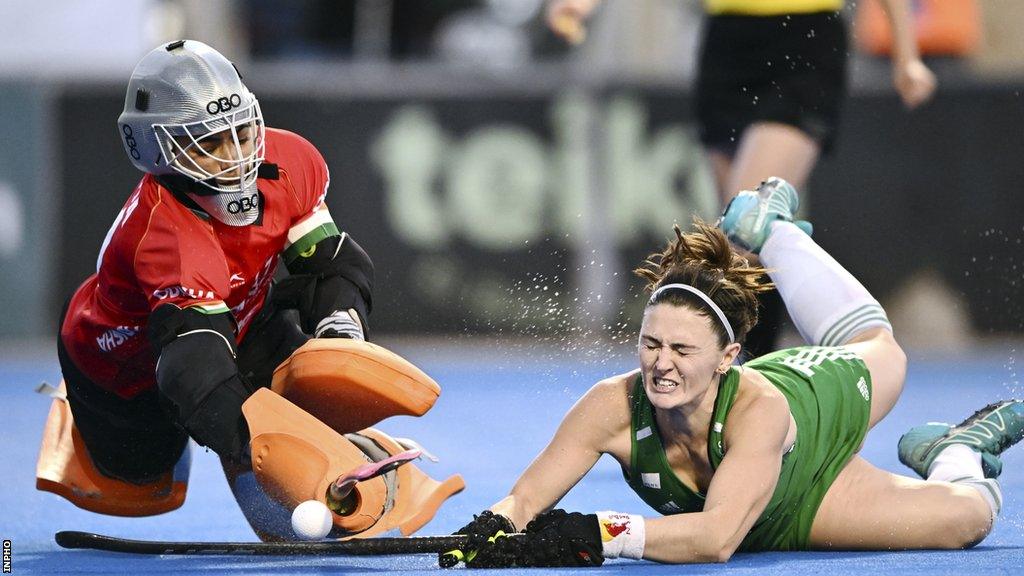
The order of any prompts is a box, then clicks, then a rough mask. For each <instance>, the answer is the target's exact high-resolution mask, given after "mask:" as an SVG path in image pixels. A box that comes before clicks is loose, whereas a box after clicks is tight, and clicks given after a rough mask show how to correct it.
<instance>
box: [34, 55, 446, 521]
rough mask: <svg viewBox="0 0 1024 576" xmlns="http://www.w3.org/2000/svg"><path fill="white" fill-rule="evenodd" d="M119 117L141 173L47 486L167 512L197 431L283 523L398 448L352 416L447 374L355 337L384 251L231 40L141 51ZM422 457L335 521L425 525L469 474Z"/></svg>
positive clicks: (78, 294) (251, 497)
mask: <svg viewBox="0 0 1024 576" xmlns="http://www.w3.org/2000/svg"><path fill="white" fill-rule="evenodd" d="M118 134H119V135H120V137H121V139H122V143H123V145H124V149H125V152H126V153H127V155H128V157H129V159H130V161H131V162H132V164H133V165H134V166H135V167H136V168H138V169H139V170H141V171H142V172H144V173H145V175H144V176H143V177H142V179H141V181H140V182H139V183H138V185H137V186H136V187H135V189H134V191H133V192H132V193H131V195H130V196H129V197H128V199H127V200H126V202H125V204H124V207H123V208H122V209H121V212H120V213H119V214H118V215H117V218H116V219H115V220H114V223H113V224H112V226H111V228H110V231H109V232H108V233H107V236H106V239H105V240H104V242H103V246H102V248H101V249H100V253H99V257H98V259H97V272H96V274H94V275H92V276H90V277H89V278H87V279H85V281H84V282H83V283H82V284H81V286H79V288H78V289H77V290H76V291H75V293H74V294H73V295H72V296H71V298H70V300H69V302H68V304H67V306H66V307H65V311H64V314H63V318H62V321H61V326H60V334H59V338H58V344H57V347H58V355H59V360H60V365H61V371H62V374H63V377H64V385H63V387H62V392H61V394H58V396H59V398H58V399H57V401H56V402H54V406H53V408H52V409H51V412H50V417H49V419H48V421H47V425H46V429H45V431H44V437H43V446H42V449H41V450H40V457H39V464H38V467H37V486H38V487H39V488H40V489H43V490H48V491H51V492H55V493H57V494H60V495H61V496H64V497H65V498H68V499H69V500H71V501H72V502H73V503H74V504H76V505H78V506H80V507H82V508H86V509H88V510H92V511H95V512H100V513H104V514H114V515H122V516H145V515H152V514H159V513H162V512H167V511H169V510H173V509H174V508H177V507H178V506H180V505H181V503H182V502H183V500H184V497H185V489H186V487H187V476H188V470H189V449H188V442H189V439H190V438H191V439H193V440H195V441H196V442H197V443H198V444H200V445H202V446H205V447H207V448H209V449H211V450H213V451H214V452H216V453H217V455H218V456H220V458H221V461H222V463H223V465H224V469H225V473H226V475H227V477H228V481H229V483H230V484H231V488H232V490H233V492H234V494H235V496H236V498H237V499H238V501H239V504H240V505H241V507H242V510H243V512H245V514H246V517H247V518H248V520H249V521H250V523H251V525H252V527H253V528H254V529H255V530H256V532H257V533H258V534H259V535H260V536H262V537H264V538H267V539H281V538H290V537H292V536H293V535H292V534H291V530H290V525H289V522H288V519H289V514H290V509H289V507H294V506H295V505H296V504H298V503H299V502H301V501H304V500H307V499H319V500H321V501H324V500H326V497H325V491H326V486H327V483H328V482H329V481H330V480H331V479H332V478H330V476H331V475H333V476H334V478H337V477H338V476H340V475H342V474H344V473H346V472H349V471H351V470H352V469H356V468H358V467H359V466H360V465H363V464H366V463H367V461H381V460H384V459H386V458H388V457H390V456H391V455H394V454H397V453H399V452H402V451H403V447H402V446H401V445H400V444H399V443H396V442H394V441H393V439H391V438H390V437H387V436H386V435H383V434H382V433H378V432H377V431H373V430H369V431H363V432H365V433H363V432H360V429H361V428H363V427H365V426H369V425H372V424H373V423H375V422H376V421H377V420H379V419H380V418H383V417H387V416H390V415H392V414H398V413H405V414H417V415H419V414H422V413H423V412H425V411H426V410H427V409H429V408H430V406H431V405H432V404H433V401H434V399H435V398H436V396H437V393H438V392H439V390H438V389H437V385H436V384H435V383H433V381H431V380H430V379H429V378H428V377H426V375H424V374H422V373H421V372H419V371H418V370H416V369H415V368H414V367H412V366H411V365H408V363H405V362H404V361H402V360H401V359H399V358H397V357H396V356H394V355H393V354H390V353H387V352H386V351H384V350H382V349H379V347H374V346H373V345H370V344H367V343H365V342H363V341H364V340H365V336H366V334H367V331H368V327H367V319H368V315H369V313H370V311H371V308H372V287H373V279H374V269H373V264H372V262H371V260H370V258H369V257H368V256H367V254H366V252H365V251H364V250H363V249H362V248H361V247H360V246H359V244H357V243H356V241H355V240H354V239H353V238H351V237H350V236H348V235H347V234H346V233H342V232H340V231H339V229H338V226H337V225H336V224H335V222H334V220H333V218H332V216H331V214H330V212H329V211H328V209H327V205H326V203H325V198H326V195H327V191H328V187H329V184H330V175H329V173H328V170H327V165H326V163H325V162H324V159H323V158H322V157H321V155H320V153H319V152H318V151H317V149H316V148H315V147H313V145H312V144H310V143H309V142H308V141H306V140H305V139H303V138H302V137H301V136H299V135H297V134H293V133H291V132H287V131H285V130H279V129H273V128H269V127H267V126H265V124H264V121H263V115H262V113H261V111H260V106H259V103H258V102H257V100H256V97H255V96H254V95H253V94H252V92H250V91H249V89H248V88H247V87H246V85H245V84H244V83H243V82H242V76H241V74H240V73H239V72H238V70H237V68H235V66H234V65H233V64H232V63H231V62H230V61H229V60H227V59H226V58H225V57H224V56H223V55H221V54H220V53H219V52H217V51H216V50H214V49H213V48H211V47H209V46H207V45H206V44H203V43H201V42H196V41H194V40H179V41H176V42H170V43H167V44H164V45H162V46H159V47H157V48H156V49H154V50H152V51H151V52H149V53H148V54H147V55H146V56H145V57H143V59H142V60H141V61H140V62H139V64H138V65H137V66H136V68H135V70H134V72H133V73H132V75H131V78H130V79H129V81H128V90H127V95H126V97H125V103H124V110H123V112H122V114H121V116H120V118H119V119H118ZM282 261H283V263H284V265H285V267H286V268H287V270H288V273H289V275H288V276H287V278H285V279H284V280H282V281H281V282H279V283H277V284H274V282H273V278H274V275H275V271H276V270H277V267H278V264H279V262H282ZM296 351H299V352H296ZM286 360H287V362H285V361H286ZM279 366H280V368H278V367H279ZM346 366H347V367H348V368H347V370H348V373H349V374H350V375H354V376H353V377H352V378H348V379H347V380H346V379H345V378H342V377H341V376H342V374H341V373H342V372H345V370H346V368H345V367H346ZM353 366H354V368H353ZM275 371H276V372H275ZM272 384H273V386H274V391H275V392H280V394H279V395H275V394H273V393H271V392H270V391H268V390H265V389H266V388H269V387H271V385H272ZM289 399H290V400H289ZM292 401H294V402H295V403H294V404H293V403H292ZM317 411H319V413H317ZM309 412H314V413H317V414H316V416H319V417H314V415H311V414H310V413H309ZM328 425H329V426H328ZM413 470H414V467H411V466H410V467H403V468H402V469H401V471H400V472H398V473H396V474H397V476H398V477H399V478H398V479H399V480H402V481H401V485H402V490H401V492H403V493H404V494H405V495H406V496H408V497H410V498H412V501H409V500H407V499H406V498H405V497H402V496H401V495H396V494H395V493H394V492H396V491H398V488H397V487H396V486H397V485H398V482H397V481H396V478H395V475H394V474H393V475H391V476H388V477H386V478H383V479H381V478H376V479H374V480H372V481H369V482H368V483H366V484H365V486H364V487H365V488H366V490H365V491H361V492H359V493H358V494H357V495H358V496H359V497H360V498H361V499H360V501H359V502H360V504H359V505H358V506H356V505H350V506H347V507H345V509H344V510H342V512H344V514H337V515H335V517H334V524H335V527H336V528H337V529H338V530H337V533H336V534H335V535H338V536H344V535H353V534H359V535H367V534H370V533H372V532H373V531H375V530H376V531H381V530H382V529H384V528H389V527H394V526H400V527H401V528H402V530H403V532H407V531H411V530H414V529H415V528H416V527H418V525H422V524H423V523H425V522H426V520H429V518H430V516H431V515H432V514H433V510H435V509H436V506H437V505H439V504H440V502H441V501H443V499H444V497H447V496H448V495H451V493H454V492H457V491H458V489H461V480H459V479H458V477H457V476H456V477H453V478H452V479H449V482H447V483H446V484H444V485H443V486H437V483H436V482H433V480H429V479H428V478H426V477H425V476H423V475H422V473H418V471H416V472H414V471H413ZM403 479H404V480H403ZM360 490H362V488H360ZM439 491H440V492H439ZM364 492H365V493H364ZM267 496H269V497H270V498H267ZM429 498H433V500H429ZM428 500H429V501H430V502H433V504H430V505H423V506H421V504H423V502H421V501H424V502H425V501H428ZM335 504H338V503H335ZM282 508H283V509H282ZM386 513H390V514H391V517H389V518H388V519H387V521H385V522H383V523H382V522H378V521H379V520H381V518H383V517H384V516H386V515H387V514H386ZM417 514H419V515H418V516H417Z"/></svg>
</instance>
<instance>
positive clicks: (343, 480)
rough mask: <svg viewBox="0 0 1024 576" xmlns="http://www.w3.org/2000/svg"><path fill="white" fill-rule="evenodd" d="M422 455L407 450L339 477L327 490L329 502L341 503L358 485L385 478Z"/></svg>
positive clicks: (368, 463) (417, 451)
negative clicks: (365, 481)
mask: <svg viewBox="0 0 1024 576" xmlns="http://www.w3.org/2000/svg"><path fill="white" fill-rule="evenodd" d="M422 455H423V451H422V450H406V451H405V452H400V453H398V454H395V455H394V456H391V457H389V458H385V459H383V460H381V461H379V462H367V463H366V464H363V465H362V466H359V467H357V468H355V469H353V470H351V471H350V472H348V473H346V474H343V475H341V476H339V477H338V479H337V480H335V481H334V482H331V485H330V486H329V487H328V489H327V494H328V497H329V498H328V500H333V501H334V502H336V503H340V502H341V501H343V500H344V499H345V497H347V496H348V495H349V494H351V493H352V489H353V488H355V487H356V484H358V483H359V482H362V481H364V480H369V479H370V478H376V477H377V476H383V475H384V474H387V473H388V472H391V471H392V470H394V469H396V468H398V467H399V466H401V465H402V464H406V463H408V462H412V461H413V460H415V459H417V458H419V457H420V456H422Z"/></svg>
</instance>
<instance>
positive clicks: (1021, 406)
mask: <svg viewBox="0 0 1024 576" xmlns="http://www.w3.org/2000/svg"><path fill="white" fill-rule="evenodd" d="M1022 438H1024V401H1021V400H1004V401H1002V402H996V403H995V404H989V405H988V406H985V407H984V408H982V409H981V410H978V411H977V412H975V413H974V414H972V415H971V416H970V417H969V418H967V419H966V420H964V421H963V422H961V423H960V424H957V425H956V426H950V425H948V424H938V423H929V424H926V425H924V426H916V427H914V428H911V429H910V431H909V432H907V433H906V434H904V435H903V436H901V437H900V441H899V445H898V448H897V449H898V452H899V457H900V462H903V463H904V464H906V465H907V466H908V467H910V468H911V469H912V470H914V472H917V473H918V474H919V475H920V476H921V477H922V478H927V476H928V468H929V467H930V466H931V464H932V462H934V461H935V457H936V456H938V455H939V452H942V449H943V448H945V447H946V446H949V445H951V444H964V445H966V446H968V447H970V448H972V449H974V450H977V451H978V452H980V453H981V468H982V471H983V472H984V473H985V477H986V478H998V477H999V474H1000V473H1001V472H1002V471H1003V463H1002V461H1001V460H999V455H1000V454H1002V453H1003V451H1004V450H1006V449H1007V448H1009V447H1010V446H1013V445H1014V444H1016V443H1017V442H1020V441H1021V439H1022Z"/></svg>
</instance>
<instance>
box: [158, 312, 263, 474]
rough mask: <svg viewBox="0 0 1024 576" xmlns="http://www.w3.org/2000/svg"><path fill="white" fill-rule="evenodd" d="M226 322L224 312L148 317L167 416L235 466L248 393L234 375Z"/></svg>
mask: <svg viewBox="0 0 1024 576" xmlns="http://www.w3.org/2000/svg"><path fill="white" fill-rule="evenodd" d="M168 309H169V310H168ZM230 322H231V320H230V314H226V313H225V314H202V313H200V312H197V311H194V310H190V309H187V308H186V309H184V310H182V309H178V308H176V307H173V306H161V307H160V308H157V310H156V311H154V312H153V315H152V317H151V328H150V336H151V339H152V340H153V344H154V349H155V350H156V351H157V353H158V354H159V361H158V362H157V370H156V381H157V386H158V388H159V389H160V394H161V400H162V401H163V402H164V406H165V408H166V409H167V411H168V413H169V414H170V415H171V417H172V418H173V419H174V421H175V422H177V423H178V424H179V425H180V426H181V427H182V428H184V429H185V430H186V431H187V432H188V433H189V435H190V436H191V437H192V438H193V439H194V440H195V441H196V442H198V443H199V444H201V445H203V446H206V447H208V448H210V449H211V450H213V451H214V452H216V453H217V454H219V455H221V456H224V457H227V458H230V459H231V460H234V461H237V460H239V459H241V457H242V453H243V450H244V449H245V445H246V443H247V442H248V429H247V427H246V425H245V420H244V418H243V417H242V403H243V402H245V400H246V398H248V397H249V395H250V394H251V393H252V391H253V388H252V387H251V386H250V385H249V384H248V383H247V382H246V381H245V380H244V379H243V378H242V377H241V376H240V375H239V373H238V366H237V365H236V364H235V358H234V355H235V347H234V335H233V333H232V332H231V331H230V327H231V324H230ZM225 331H227V332H228V333H227V334H225V333H224V332H225Z"/></svg>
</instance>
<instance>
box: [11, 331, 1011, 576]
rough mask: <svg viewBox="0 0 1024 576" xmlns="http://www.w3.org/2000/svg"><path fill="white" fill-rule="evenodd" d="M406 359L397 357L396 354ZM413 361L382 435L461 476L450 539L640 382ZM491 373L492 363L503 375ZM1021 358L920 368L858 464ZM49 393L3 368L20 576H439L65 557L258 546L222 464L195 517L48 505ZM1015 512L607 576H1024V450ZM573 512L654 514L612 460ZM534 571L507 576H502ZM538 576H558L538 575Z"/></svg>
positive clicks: (623, 568)
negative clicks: (900, 536) (959, 534)
mask: <svg viewBox="0 0 1024 576" xmlns="http://www.w3.org/2000/svg"><path fill="white" fill-rule="evenodd" d="M400 352H401V350H400ZM406 355H407V356H408V357H409V358H410V359H411V360H413V361H415V362H416V363H418V364H419V365H420V366H421V367H422V368H424V370H426V371H427V372H428V373H429V374H431V375H432V376H434V377H435V378H436V379H437V380H438V382H439V383H441V385H442V387H443V389H444V393H443V395H442V396H441V399H440V400H439V401H438V403H437V406H436V407H435V408H434V409H433V410H432V411H431V412H430V413H429V414H428V415H427V416H425V417H423V418H419V419H413V418H398V419H394V420H393V421H386V422H385V423H384V424H383V425H381V426H380V427H381V428H383V429H384V430H386V431H387V432H389V433H392V434H394V435H400V436H411V437H413V438H415V439H417V440H419V441H420V442H422V443H423V444H424V446H426V447H427V448H428V449H429V450H431V451H433V452H434V453H435V454H437V455H438V456H440V457H441V460H442V461H441V462H440V463H439V464H430V463H425V464H422V467H423V469H424V470H426V471H427V472H428V473H430V474H431V475H433V476H434V477H438V478H440V477H444V476H446V475H448V474H452V473H455V472H458V473H461V474H462V475H463V476H464V477H465V479H466V483H467V489H466V491H465V492H464V493H462V494H460V495H458V496H456V497H455V498H454V499H452V500H451V501H449V503H448V504H446V505H445V506H444V507H443V508H442V510H441V512H440V513H439V515H438V517H437V518H435V519H434V521H433V522H431V523H430V524H428V525H427V526H426V527H425V528H424V529H423V530H421V531H420V534H424V535H425V534H447V533H450V532H452V531H454V530H456V529H457V528H458V527H459V526H461V525H462V524H463V523H465V521H466V520H467V519H468V518H470V516H471V515H472V514H473V513H474V512H478V511H480V510H481V509H483V508H485V507H486V506H488V505H489V504H491V503H493V502H494V501H495V500H496V499H498V498H499V497H500V496H502V495H503V494H505V493H506V492H507V491H508V489H509V488H510V487H511V484H512V482H513V481H514V479H515V476H516V475H517V474H518V472H519V471H521V470H522V469H523V468H524V467H525V466H526V465H527V464H528V463H529V462H530V461H531V460H532V459H533V457H534V456H535V455H536V454H537V452H538V451H539V450H540V449H541V448H542V447H543V445H544V444H545V442H546V441H547V440H548V438H549V437H550V435H551V434H552V432H553V431H554V429H555V427H556V426H557V424H558V422H559V420H560V418H561V416H562V415H563V414H564V413H565V411H566V410H567V409H568V408H569V406H571V405H572V403H573V402H574V401H575V400H576V399H577V398H578V397H579V396H580V394H582V393H583V392H584V391H585V390H586V389H587V387H589V386H590V384H592V383H593V382H594V381H596V380H597V379H599V378H601V377H604V376H608V375H611V374H614V373H617V372H619V371H625V370H626V369H628V368H629V367H630V361H631V360H630V359H629V358H628V357H623V358H619V359H617V360H602V361H600V362H598V361H587V360H584V361H582V362H575V363H572V364H570V363H569V362H568V361H567V360H566V359H564V358H562V357H560V356H559V355H558V354H537V353H530V351H528V350H515V351H512V352H510V351H508V350H504V351H502V350H499V349H495V350H494V351H493V352H486V351H484V352H480V353H477V354H475V355H454V354H451V353H450V352H448V351H439V350H436V349H426V348H418V349H410V350H408V351H406ZM495 359H496V360H495ZM1013 371H1014V359H1013V353H1012V352H1003V353H992V354H989V355H987V357H986V358H984V359H980V360H979V359H967V358H963V359H955V360H939V361H936V360H926V359H915V358H912V359H911V369H910V374H909V376H908V382H907V387H906V391H905V393H904V396H903V398H902V399H901V400H900V402H899V404H898V406H897V407H896V409H895V410H894V411H893V413H892V414H890V415H889V417H888V418H887V419H886V420H885V421H883V422H882V423H881V424H879V425H878V426H877V427H876V428H875V429H874V430H873V431H872V432H871V434H870V435H869V437H868V441H867V443H866V444H865V447H864V450H863V452H862V454H863V455H864V456H865V457H866V458H867V459H868V460H870V461H871V462H874V463H875V464H878V465H880V466H882V467H885V468H887V469H890V470H893V471H899V472H902V473H906V472H907V471H906V470H904V469H903V468H902V466H901V465H900V464H899V462H898V461H897V460H896V439H897V438H898V437H899V435H900V434H901V433H902V432H904V431H905V430H906V428H908V427H909V426H911V425H915V424H918V423H922V422H925V421H928V420H947V421H958V420H960V419H962V418H963V417H964V416H966V415H968V414H970V413H971V412H973V411H974V410H975V409H976V408H979V407H981V406H983V405H985V404H987V403H988V402H990V401H993V400H996V399H1000V398H1006V397H1012V396H1018V397H1019V396H1021V395H1022V394H1024V390H1021V389H1020V387H1019V385H1017V384H1016V381H1015V378H1016V375H1015V374H1014V372H1013ZM40 380H48V381H50V382H55V381H57V380H58V369H57V367H56V363H55V362H54V361H52V360H50V359H49V358H44V359H42V360H36V361H33V360H31V359H19V358H12V357H9V356H8V357H4V358H2V359H0V441H2V446H3V451H2V454H3V457H4V458H3V464H2V467H0V479H3V480H4V481H5V482H4V486H5V489H4V490H0V537H2V538H3V539H10V540H12V548H13V560H14V562H13V567H14V573H15V574H22V573H45V574H55V573H72V574H77V573H128V574H137V573H160V574H197V573H198V574H222V573H229V574H241V573H246V574H250V573H267V574H293V573H294V574H300V573H301V574H308V573H319V572H345V573H352V574H360V573H378V572H385V571H402V572H416V571H430V570H436V564H435V560H434V558H433V557H431V556H427V555H415V556H406V557H381V558H338V557H334V558H312V557H299V558H270V557H264V558H240V557H195V558H182V557H135V556H128V555H120V554H110V553H97V552H82V551H66V550H61V549H59V548H58V547H57V546H56V544H54V542H53V533H54V532H55V531H57V530H64V529H74V530H87V531H95V532H102V533H107V534H112V535H117V536H124V537H131V538H143V539H163V540H176V539H177V540H252V539H254V537H253V535H252V533H251V532H250V531H249V529H248V526H247V524H246V523H245V520H244V519H243V518H242V515H241V513H240V512H238V510H237V509H236V507H235V505H234V501H233V499H232V498H231V495H230V493H229V491H228V488H227V484H226V483H225V481H224V479H223V477H222V475H221V472H220V468H219V465H218V464H217V462H216V460H215V459H214V458H213V457H212V456H211V455H210V454H209V453H205V452H203V451H201V450H197V451H196V452H195V458H194V460H195V461H194V464H193V470H192V480H191V483H190V488H189V494H188V499H187V501H186V503H185V505H184V506H183V507H182V508H181V509H179V510H177V511H174V512H172V513H169V514H166V515H163V516H158V517H154V518H142V519H120V518H108V517H104V516H99V515H95V514H91V513H88V512H84V511H81V510H79V509H77V508H75V507H73V506H71V505H70V504H68V503H67V502H65V501H64V500H62V499H60V498H58V497H56V496H53V495H50V494H44V493H41V492H37V491H36V490H35V489H34V482H35V479H34V472H35V458H36V450H37V448H38V437H39V432H40V429H41V427H42V424H43V420H44V419H45V417H46V413H47V409H48V406H49V400H48V399H45V398H43V397H41V396H38V395H36V394H33V393H32V389H33V388H34V386H35V385H36V384H38V382H39V381H40ZM1004 462H1005V468H1004V474H1003V477H1002V483H1003V491H1004V495H1005V506H1004V509H1003V515H1002V517H1001V518H1000V520H999V522H998V523H997V525H996V528H995V530H994V531H993V533H992V535H991V536H989V538H988V539H987V540H986V541H985V542H983V543H982V544H981V545H980V546H978V547H977V548H975V549H973V550H969V551H958V552H938V551H936V552H871V553H867V552H865V553H839V552H828V553H823V552H815V553H809V552H805V553H772V554H741V555H737V556H735V557H734V558H733V559H732V560H731V561H730V562H729V563H728V564H726V565H701V566H685V567H680V566H659V565H656V564H651V563H647V562H642V563H641V562H634V561H615V562H610V563H608V564H607V565H606V566H605V567H603V568H601V569H600V570H601V571H602V573H613V572H629V573H632V574H640V573H644V574H646V573H652V572H657V573H666V574H667V573H673V574H674V573H685V574H706V573H713V572H714V573H720V572H723V571H728V572H729V574H755V573H756V574H768V575H773V574H789V573H794V572H801V573H813V574H815V576H817V575H821V574H871V573H877V574H883V573H884V574H920V573H927V574H963V573H971V574H985V575H986V576H989V575H995V574H1020V573H1024V449H1021V448H1016V449H1014V450H1011V451H1010V452H1009V453H1008V454H1007V455H1006V457H1005V458H1004ZM561 506H562V507H564V508H567V509H570V510H582V511H593V510H597V509H614V510H622V511H630V512H638V513H642V514H645V515H653V512H652V511H651V510H650V509H648V508H647V507H646V505H644V504H643V503H642V502H640V500H639V499H638V498H637V497H636V496H634V495H633V494H632V492H631V491H629V490H628V488H627V487H626V486H625V484H624V483H623V482H622V479H621V474H620V473H619V471H618V469H617V466H616V465H615V464H614V463H613V462H611V461H610V460H608V459H605V460H602V462H600V463H599V464H598V466H597V467H596V468H595V469H594V470H593V471H592V472H591V473H590V474H589V475H588V476H587V477H586V478H585V479H584V480H583V481H582V482H581V483H580V485H579V486H578V487H577V488H575V489H574V490H573V491H572V492H570V493H569V495H568V496H567V497H566V498H565V499H564V500H563V502H562V504H561ZM514 572H527V571H501V573H503V574H510V573H514ZM528 572H529V573H531V574H534V573H542V572H555V570H531V571H528Z"/></svg>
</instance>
